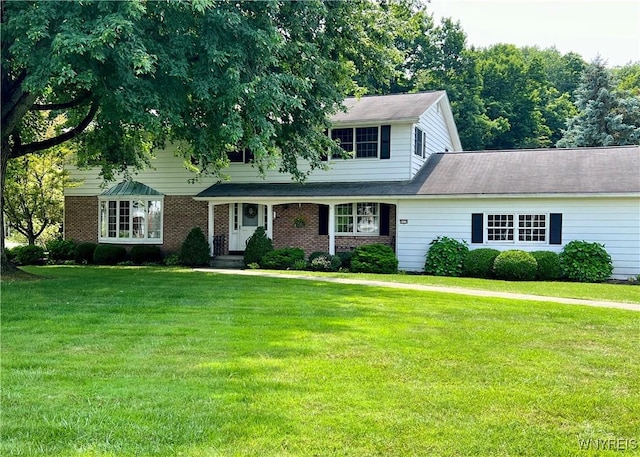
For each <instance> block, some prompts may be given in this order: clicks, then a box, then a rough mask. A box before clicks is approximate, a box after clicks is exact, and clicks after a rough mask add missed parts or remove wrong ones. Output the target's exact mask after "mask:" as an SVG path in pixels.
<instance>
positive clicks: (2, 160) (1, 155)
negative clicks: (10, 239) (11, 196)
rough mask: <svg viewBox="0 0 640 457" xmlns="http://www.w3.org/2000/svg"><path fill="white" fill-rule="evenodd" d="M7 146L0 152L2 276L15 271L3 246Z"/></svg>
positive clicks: (0, 252) (0, 263) (7, 159)
mask: <svg viewBox="0 0 640 457" xmlns="http://www.w3.org/2000/svg"><path fill="white" fill-rule="evenodd" d="M8 146H9V145H8V144H6V143H5V144H3V145H2V148H1V150H0V271H1V272H2V273H3V274H4V273H7V272H10V271H13V270H15V267H14V266H13V265H12V264H11V263H10V262H9V259H7V253H6V251H5V246H4V237H5V233H4V181H5V176H6V174H7V164H8V163H9V151H8Z"/></svg>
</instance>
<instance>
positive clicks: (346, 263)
mask: <svg viewBox="0 0 640 457" xmlns="http://www.w3.org/2000/svg"><path fill="white" fill-rule="evenodd" d="M336 256H338V257H339V258H340V261H341V262H342V265H340V268H344V269H345V270H350V269H351V259H352V258H353V251H342V252H336Z"/></svg>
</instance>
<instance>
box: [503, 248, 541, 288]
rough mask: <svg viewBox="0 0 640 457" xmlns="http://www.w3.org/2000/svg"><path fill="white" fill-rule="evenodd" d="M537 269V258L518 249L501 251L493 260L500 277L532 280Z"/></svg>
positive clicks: (514, 279)
mask: <svg viewBox="0 0 640 457" xmlns="http://www.w3.org/2000/svg"><path fill="white" fill-rule="evenodd" d="M537 270H538V264H537V263H536V259H535V258H534V257H533V256H532V255H531V254H529V253H528V252H525V251H520V250H518V249H511V250H509V251H504V252H501V253H500V254H498V257H496V260H495V261H494V262H493V271H494V272H495V274H496V277H497V278H500V279H509V280H513V281H531V280H533V279H534V278H535V277H536V272H537Z"/></svg>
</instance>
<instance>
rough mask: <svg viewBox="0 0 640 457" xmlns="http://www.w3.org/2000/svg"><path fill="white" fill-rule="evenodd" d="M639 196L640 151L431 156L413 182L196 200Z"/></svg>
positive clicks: (254, 186) (232, 188)
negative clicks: (631, 194) (539, 195)
mask: <svg viewBox="0 0 640 457" xmlns="http://www.w3.org/2000/svg"><path fill="white" fill-rule="evenodd" d="M612 193H613V194H616V193H622V194H627V193H640V146H631V147H613V148H584V149H531V150H511V151H485V152H456V153H452V152H449V153H439V154H433V155H432V156H431V158H430V159H429V161H428V162H427V163H426V165H425V166H424V167H423V169H422V170H420V172H419V173H418V174H417V175H416V176H415V177H414V179H412V180H411V181H377V182H335V183H306V184H299V183H286V184H269V183H219V184H215V185H213V186H211V187H209V188H208V189H205V190H204V191H202V192H201V193H200V194H198V195H197V197H205V198H206V197H214V198H240V197H242V198H252V197H255V198H257V197H285V198H286V197H289V198H297V197H313V198H322V197H367V196H389V197H396V196H398V197H402V196H456V195H458V196H462V195H505V194H508V195H517V194H522V195H532V194H548V195H553V194H612Z"/></svg>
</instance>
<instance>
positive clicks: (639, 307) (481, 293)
mask: <svg viewBox="0 0 640 457" xmlns="http://www.w3.org/2000/svg"><path fill="white" fill-rule="evenodd" d="M196 271H202V272H206V273H216V274H227V275H243V276H266V277H269V278H289V279H306V280H310V281H325V282H335V283H339V284H357V285H361V286H376V287H391V288H394V289H409V290H424V291H428V292H443V293H447V294H458V295H474V296H477V297H496V298H510V299H517V300H532V301H543V302H552V303H563V304H566V305H583V306H595V307H599V308H616V309H626V310H629V311H640V303H620V302H612V301H603V300H582V299H578V298H562V297H547V296H541V295H527V294H515V293H510V292H493V291H489V290H479V289H463V288H460V287H445V286H428V285H422V284H405V283H401V282H386V281H369V280H366V279H356V278H328V277H320V276H306V275H297V274H292V273H274V272H267V271H262V270H222V269H214V268H196Z"/></svg>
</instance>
